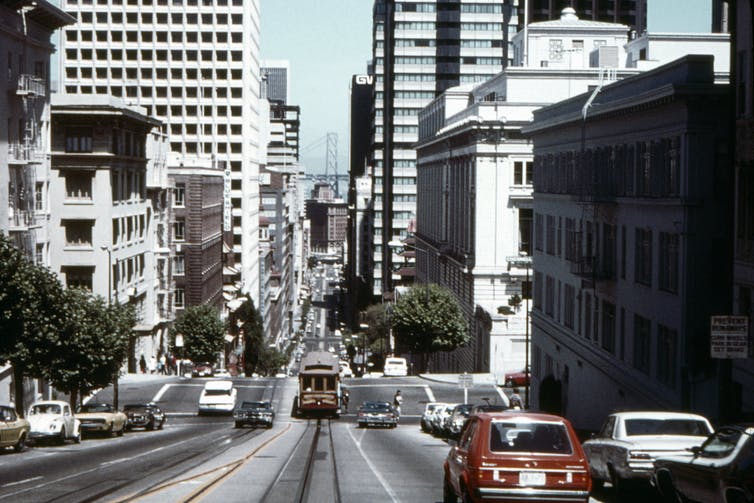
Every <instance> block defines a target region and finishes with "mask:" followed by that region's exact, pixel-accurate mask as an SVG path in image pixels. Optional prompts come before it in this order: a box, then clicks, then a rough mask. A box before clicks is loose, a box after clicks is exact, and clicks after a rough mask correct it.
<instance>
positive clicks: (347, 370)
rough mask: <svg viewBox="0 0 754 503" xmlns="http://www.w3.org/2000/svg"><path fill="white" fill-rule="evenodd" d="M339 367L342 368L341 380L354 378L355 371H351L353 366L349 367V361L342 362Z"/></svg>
mask: <svg viewBox="0 0 754 503" xmlns="http://www.w3.org/2000/svg"><path fill="white" fill-rule="evenodd" d="M338 366H339V367H340V377H341V379H342V378H345V377H349V378H350V377H353V370H351V365H349V364H348V362H347V361H345V360H341V361H340V362H339V363H338Z"/></svg>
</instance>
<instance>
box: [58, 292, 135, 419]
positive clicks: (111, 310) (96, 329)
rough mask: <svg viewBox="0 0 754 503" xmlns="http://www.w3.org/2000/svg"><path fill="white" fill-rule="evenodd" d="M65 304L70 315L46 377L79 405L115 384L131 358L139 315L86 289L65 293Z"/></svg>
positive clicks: (63, 327)
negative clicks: (80, 401) (131, 345)
mask: <svg viewBox="0 0 754 503" xmlns="http://www.w3.org/2000/svg"><path fill="white" fill-rule="evenodd" d="M62 301H63V304H64V309H65V314H66V316H65V319H64V320H63V321H62V323H61V325H60V337H59V339H58V340H57V341H56V346H55V349H54V351H50V354H49V357H48V358H46V359H47V360H48V361H49V365H47V368H46V369H45V371H44V374H45V377H47V378H48V379H49V380H50V382H51V383H52V384H53V385H54V386H55V387H56V388H57V389H59V390H61V391H63V392H65V393H69V394H70V395H71V402H72V403H73V404H74V405H75V404H76V402H77V399H78V398H79V397H83V396H84V395H86V394H88V393H90V392H92V391H94V390H96V389H98V388H102V387H105V386H107V385H108V384H111V383H112V382H113V381H114V379H115V376H116V375H117V373H118V371H119V370H120V368H121V366H122V365H123V362H124V361H125V359H126V357H127V356H128V342H129V338H130V336H131V332H132V330H133V326H134V325H135V324H136V315H135V311H134V308H133V306H130V305H128V304H114V305H111V306H108V305H107V304H106V302H105V300H104V299H102V298H101V297H94V296H92V295H91V293H90V292H88V291H86V290H79V289H68V290H65V291H64V295H63V297H62Z"/></svg>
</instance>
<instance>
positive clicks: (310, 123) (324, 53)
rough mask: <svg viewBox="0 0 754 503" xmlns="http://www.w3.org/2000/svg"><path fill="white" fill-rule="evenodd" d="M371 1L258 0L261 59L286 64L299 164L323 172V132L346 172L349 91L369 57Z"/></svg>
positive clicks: (325, 150) (311, 170)
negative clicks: (334, 138)
mask: <svg viewBox="0 0 754 503" xmlns="http://www.w3.org/2000/svg"><path fill="white" fill-rule="evenodd" d="M372 4H373V2H372V0H261V6H260V9H261V40H260V45H261V57H262V59H275V60H279V59H285V60H288V61H289V63H290V68H291V70H290V76H289V83H290V89H289V92H288V103H289V104H291V105H299V106H300V107H301V138H300V145H301V150H302V151H301V162H302V163H303V164H304V165H305V168H306V172H307V173H324V171H325V167H326V156H327V142H326V135H327V133H328V132H335V133H337V134H338V173H339V174H341V175H345V174H347V173H348V144H349V134H348V132H349V87H350V84H351V76H352V75H355V74H363V73H366V68H367V62H368V61H369V59H370V57H371V52H372V49H371V44H372Z"/></svg>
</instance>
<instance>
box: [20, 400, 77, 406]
mask: <svg viewBox="0 0 754 503" xmlns="http://www.w3.org/2000/svg"><path fill="white" fill-rule="evenodd" d="M34 405H71V404H69V403H68V402H64V401H62V400H39V401H37V402H34V403H33V404H31V405H29V407H33V406H34Z"/></svg>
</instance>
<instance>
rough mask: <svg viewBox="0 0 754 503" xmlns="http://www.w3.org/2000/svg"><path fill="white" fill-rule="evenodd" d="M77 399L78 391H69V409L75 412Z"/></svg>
mask: <svg viewBox="0 0 754 503" xmlns="http://www.w3.org/2000/svg"><path fill="white" fill-rule="evenodd" d="M78 399H79V392H78V390H73V391H71V407H72V408H73V410H76V401H77V400H78Z"/></svg>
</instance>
